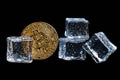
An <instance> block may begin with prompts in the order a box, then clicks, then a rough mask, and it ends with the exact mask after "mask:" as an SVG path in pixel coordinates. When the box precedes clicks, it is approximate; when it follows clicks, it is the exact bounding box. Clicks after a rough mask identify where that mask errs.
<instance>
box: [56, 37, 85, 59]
mask: <svg viewBox="0 0 120 80" xmlns="http://www.w3.org/2000/svg"><path fill="white" fill-rule="evenodd" d="M83 43H84V42H83V40H81V39H79V38H60V39H59V54H58V57H59V58H60V59H64V60H85V59H86V52H85V51H84V50H83V48H82V45H83Z"/></svg>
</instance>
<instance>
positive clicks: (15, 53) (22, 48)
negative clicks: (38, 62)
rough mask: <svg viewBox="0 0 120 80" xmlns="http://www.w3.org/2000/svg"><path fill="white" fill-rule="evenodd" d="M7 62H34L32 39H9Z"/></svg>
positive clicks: (23, 37)
mask: <svg viewBox="0 0 120 80" xmlns="http://www.w3.org/2000/svg"><path fill="white" fill-rule="evenodd" d="M6 57H7V61H8V62H15V63H31V62H32V39H31V38H30V37H26V36H20V37H17V36H11V37H7V56H6Z"/></svg>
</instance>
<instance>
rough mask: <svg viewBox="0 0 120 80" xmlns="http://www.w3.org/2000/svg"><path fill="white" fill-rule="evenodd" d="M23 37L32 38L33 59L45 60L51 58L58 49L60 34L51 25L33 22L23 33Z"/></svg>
mask: <svg viewBox="0 0 120 80" xmlns="http://www.w3.org/2000/svg"><path fill="white" fill-rule="evenodd" d="M21 35H22V36H29V37H31V38H32V40H33V42H32V58H33V59H36V60H43V59H47V58H49V57H50V56H51V55H52V54H53V53H54V52H55V51H56V49H57V46H58V34H57V32H56V30H55V28H53V26H51V25H50V24H48V23H46V22H33V23H31V24H29V25H28V26H27V27H25V29H24V30H23V31H22V33H21Z"/></svg>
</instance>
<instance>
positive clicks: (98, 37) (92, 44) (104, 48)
mask: <svg viewBox="0 0 120 80" xmlns="http://www.w3.org/2000/svg"><path fill="white" fill-rule="evenodd" d="M82 47H83V49H85V50H86V51H87V52H88V54H90V55H91V57H92V58H93V59H94V60H95V62H96V63H101V62H105V61H106V60H107V59H108V57H109V56H110V55H111V54H112V53H113V52H115V51H116V50H117V47H116V46H115V45H114V44H112V43H111V42H110V40H109V39H108V38H107V37H106V35H105V34H104V33H103V32H98V33H95V34H94V35H93V36H92V37H91V39H90V40H89V41H87V42H86V43H85V44H84V45H83V46H82Z"/></svg>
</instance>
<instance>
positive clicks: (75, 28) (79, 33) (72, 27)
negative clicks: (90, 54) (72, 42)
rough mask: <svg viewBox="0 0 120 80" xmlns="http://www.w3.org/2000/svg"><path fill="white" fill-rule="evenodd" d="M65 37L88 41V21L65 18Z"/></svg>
mask: <svg viewBox="0 0 120 80" xmlns="http://www.w3.org/2000/svg"><path fill="white" fill-rule="evenodd" d="M65 22H66V24H65V26H66V29H65V36H66V37H68V38H69V37H74V38H81V39H84V40H88V39H89V30H88V24H89V22H88V20H86V19H85V18H66V21H65Z"/></svg>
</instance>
